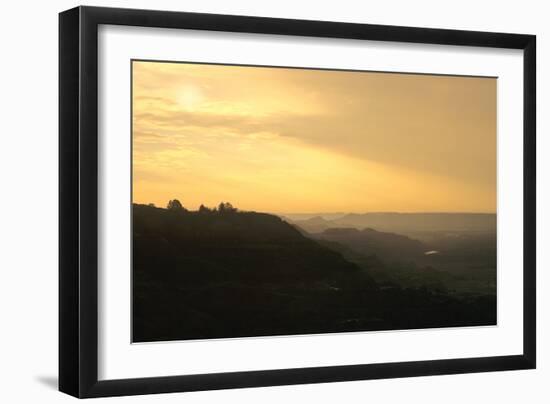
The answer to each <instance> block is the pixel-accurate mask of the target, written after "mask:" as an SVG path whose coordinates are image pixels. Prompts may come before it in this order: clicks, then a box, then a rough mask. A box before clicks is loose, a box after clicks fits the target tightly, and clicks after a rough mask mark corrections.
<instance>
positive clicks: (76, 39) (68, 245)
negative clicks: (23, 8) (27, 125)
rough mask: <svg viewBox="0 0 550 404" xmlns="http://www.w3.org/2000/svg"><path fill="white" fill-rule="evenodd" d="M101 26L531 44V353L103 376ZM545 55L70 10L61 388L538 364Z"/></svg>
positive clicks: (63, 147)
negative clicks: (539, 72)
mask: <svg viewBox="0 0 550 404" xmlns="http://www.w3.org/2000/svg"><path fill="white" fill-rule="evenodd" d="M100 24H113V25H126V26H140V27H158V28H180V29H195V30H209V31H223V32H242V33H260V34H277V35H292V36H308V37H318V38H345V39H359V40H378V41H390V42H406V43H425V44H440V45H451V46H452V45H464V46H476V47H485V48H510V49H520V50H523V61H524V65H523V66H524V77H523V80H524V82H523V85H524V90H523V105H524V107H523V120H524V124H523V142H524V156H523V180H524V189H523V206H524V211H523V219H524V234H523V251H524V260H523V354H521V355H511V356H494V357H482V358H466V359H445V360H426V361H415V362H399V363H378V364H364V365H349V366H330V367H313V368H297V369H281V370H262V371H247V372H234V373H217V374H191V375H181V376H170V377H150V378H139V379H122V380H105V381H100V380H98V323H97V319H98V278H97V275H98V268H97V265H98V228H97V226H98V104H97V103H98V66H97V63H98V26H99V25H100ZM535 61H536V37H535V36H534V35H520V34H505V33H490V32H473V31H459V30H443V29H427V28H411V27H397V26H383V25H369V24H351V23H340V22H324V21H309V20H289V19H278V18H263V17H245V16H231V15H214V14H197V13H185V12H167V11H151V10H131V9H113V8H97V7H77V8H73V9H71V10H67V11H64V12H62V13H60V15H59V218H60V219H59V390H61V391H62V392H65V393H68V394H70V395H72V396H75V397H80V398H85V397H105V396H120V395H134V394H150V393H168V392H183V391H196V390H213V389H227V388H242V387H260V386H274V385H290V384H300V383H323V382H336V381H350V380H363V379H382V378H396V377H410V376H427V375H442V374H458V373H470V372H488V371H501V370H514V369H533V368H535V366H536V288H535V277H536V267H535V265H536V257H535V241H536V240H535V237H536V234H535V208H536V206H535V203H536V202H535V191H536V190H535V184H536V177H535V176H536V173H535V166H536V164H535V142H536V139H535V121H536V112H535V103H536V88H535V87H536V62H535ZM518 214H520V212H518Z"/></svg>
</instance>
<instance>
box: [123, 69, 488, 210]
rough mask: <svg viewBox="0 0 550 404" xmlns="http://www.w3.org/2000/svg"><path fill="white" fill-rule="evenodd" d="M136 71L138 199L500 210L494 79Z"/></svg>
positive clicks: (280, 206)
mask: <svg viewBox="0 0 550 404" xmlns="http://www.w3.org/2000/svg"><path fill="white" fill-rule="evenodd" d="M132 69H133V83H132V85H133V88H132V94H133V99H132V105H133V111H132V119H133V168H132V169H133V202H135V203H154V204H155V205H157V206H159V207H164V206H166V203H167V201H168V200H170V199H174V198H176V199H179V200H180V201H181V202H182V204H183V205H184V206H185V207H186V208H188V209H192V210H195V209H197V208H198V206H199V205H200V204H204V205H206V206H210V207H213V206H217V205H218V204H219V203H220V202H221V201H229V202H231V203H232V204H234V205H235V206H236V207H237V208H239V209H242V210H246V211H258V212H272V213H274V214H277V215H293V214H315V213H316V212H319V213H324V214H334V213H340V212H343V213H344V214H347V213H369V212H371V213H374V212H402V213H492V214H494V213H495V212H496V79H494V78H476V77H456V76H452V77H451V76H436V75H433V76H432V75H412V74H395V73H391V74H388V73H374V72H345V71H326V70H311V69H285V68H264V67H242V66H222V65H205V64H186V63H159V62H137V61H134V62H133V64H132ZM285 212H286V213H285ZM296 212H298V213H296ZM301 212H303V213H301ZM331 212H334V213H331Z"/></svg>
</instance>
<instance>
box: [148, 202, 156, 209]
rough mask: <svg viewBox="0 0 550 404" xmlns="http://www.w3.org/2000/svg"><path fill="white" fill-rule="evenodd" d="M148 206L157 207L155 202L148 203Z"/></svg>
mask: <svg viewBox="0 0 550 404" xmlns="http://www.w3.org/2000/svg"><path fill="white" fill-rule="evenodd" d="M147 206H149V207H151V208H154V207H155V204H154V203H148V204H147Z"/></svg>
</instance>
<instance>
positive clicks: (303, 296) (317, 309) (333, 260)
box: [133, 205, 496, 342]
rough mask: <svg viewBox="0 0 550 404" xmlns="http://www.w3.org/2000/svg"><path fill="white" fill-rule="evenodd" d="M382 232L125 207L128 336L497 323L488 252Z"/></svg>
mask: <svg viewBox="0 0 550 404" xmlns="http://www.w3.org/2000/svg"><path fill="white" fill-rule="evenodd" d="M356 232H359V234H357V233H356ZM388 234H389V233H381V232H377V231H376V230H373V229H370V230H368V231H366V232H364V231H363V230H362V231H358V230H355V231H350V232H348V230H346V231H341V230H334V229H332V230H328V231H327V230H324V231H323V233H316V234H310V233H308V232H306V231H305V230H303V229H300V228H297V227H296V226H294V225H291V224H289V223H287V222H286V221H283V220H282V219H280V218H279V217H277V216H274V215H269V214H265V213H254V212H237V211H234V210H229V211H210V210H201V211H197V212H189V211H185V210H183V209H160V208H156V207H153V206H147V205H134V206H133V341H134V342H146V341H166V340H185V339H204V338H229V337H244V336H262V335H288V334H311V333H327V332H351V331H369V330H392V329H410V328H427V327H451V326H465V325H470V326H471V325H492V324H495V323H496V298H495V290H494V284H493V283H491V282H494V280H495V279H494V277H495V276H496V271H494V270H493V271H492V272H491V271H490V270H487V269H486V267H487V266H489V267H490V266H491V265H493V263H492V261H491V259H492V255H491V254H492V252H491V251H489V252H488V253H487V252H486V250H483V252H481V253H480V254H481V257H480V258H479V259H476V260H474V261H472V262H471V263H468V264H467V265H465V264H464V260H465V259H466V260H467V258H464V254H466V253H465V252H464V251H462V250H460V247H456V246H455V247H452V248H448V249H447V250H448V251H450V254H451V255H450V258H445V256H442V255H438V254H433V256H432V255H431V254H429V255H425V252H426V251H425V250H426V249H427V248H430V246H429V245H427V244H424V242H421V241H418V240H414V239H411V238H408V237H405V236H400V235H395V234H389V235H388ZM374 239H376V240H377V241H376V242H372V240H374ZM369 240H371V241H369ZM440 244H441V245H443V247H445V246H444V241H441V242H440ZM466 244H467V242H466ZM392 246H393V247H392ZM453 246H454V244H453ZM489 246H493V244H491V243H489ZM392 248H393V249H394V250H395V251H394V252H393V253H392ZM453 248H455V250H456V249H457V248H458V251H455V252H454V254H455V255H454V256H453V255H452V254H453ZM465 248H468V246H466V247H465ZM447 250H446V251H447ZM436 255H437V257H435V256H436ZM453 257H454V258H453ZM392 258H394V259H392ZM401 258H402V259H401ZM495 259H496V258H495ZM430 260H431V261H430ZM437 260H440V261H441V262H439V263H438V261H437ZM428 261H429V262H428ZM478 261H480V262H481V263H479V262H478ZM478 264H479V265H481V266H483V268H482V269H481V270H480V271H482V270H485V271H486V272H487V271H489V272H488V274H485V275H483V280H482V281H478V279H477V278H476V276H477V275H472V273H477V272H479V271H478V270H477V269H476V265H478ZM453 265H454V266H453ZM495 265H496V264H495ZM436 267H441V268H443V269H437V268H436ZM455 267H456V268H464V267H467V268H466V270H464V271H459V270H455V269H456V268H455ZM470 267H472V268H470ZM478 269H479V268H478ZM449 271H450V272H449ZM472 279H473V280H472ZM468 285H469V286H468ZM480 285H482V286H480Z"/></svg>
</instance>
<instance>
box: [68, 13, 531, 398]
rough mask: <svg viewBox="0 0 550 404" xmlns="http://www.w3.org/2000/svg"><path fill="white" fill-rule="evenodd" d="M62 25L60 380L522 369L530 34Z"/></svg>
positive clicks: (123, 388) (296, 24) (263, 378)
mask: <svg viewBox="0 0 550 404" xmlns="http://www.w3.org/2000/svg"><path fill="white" fill-rule="evenodd" d="M59 28H60V30H59V46H60V51H59V58H60V59H59V82H60V90H59V91H60V94H59V96H60V104H59V110H60V119H59V125H60V126H59V128H60V129H59V136H60V163H59V165H60V255H59V259H60V266H59V286H60V287H59V291H60V296H59V298H60V303H59V308H60V312H59V316H60V321H59V346H60V349H59V388H60V390H61V391H63V392H65V393H68V394H70V395H73V396H76V397H82V398H84V397H102V396H116V395H132V394H148V393H164V392H183V391H195V390H211V389H226V388H239V387H257V386H273V385H284V384H299V383H321V382H333V381H347V380H362V379H379V378H395V377H409V376H426V375H440V374H456V373H469V372H486V371H499V370H514V369H532V368H535V363H536V361H535V357H536V355H535V352H536V341H535V335H536V332H535V318H536V315H535V301H536V297H535V99H536V96H535V52H536V51H535V47H536V45H535V44H536V41H535V36H533V35H523V34H504V33H489V32H471V31H455V30H444V29H427V28H410V27H396V26H380V25H367V24H350V23H339V22H324V21H323V22H322V21H308V20H286V19H273V18H260V17H244V16H228V15H213V14H196V13H181V12H165V11H146V10H125V9H109V8H94V7H78V8H75V9H71V10H68V11H65V12H63V13H61V14H60V17H59Z"/></svg>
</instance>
